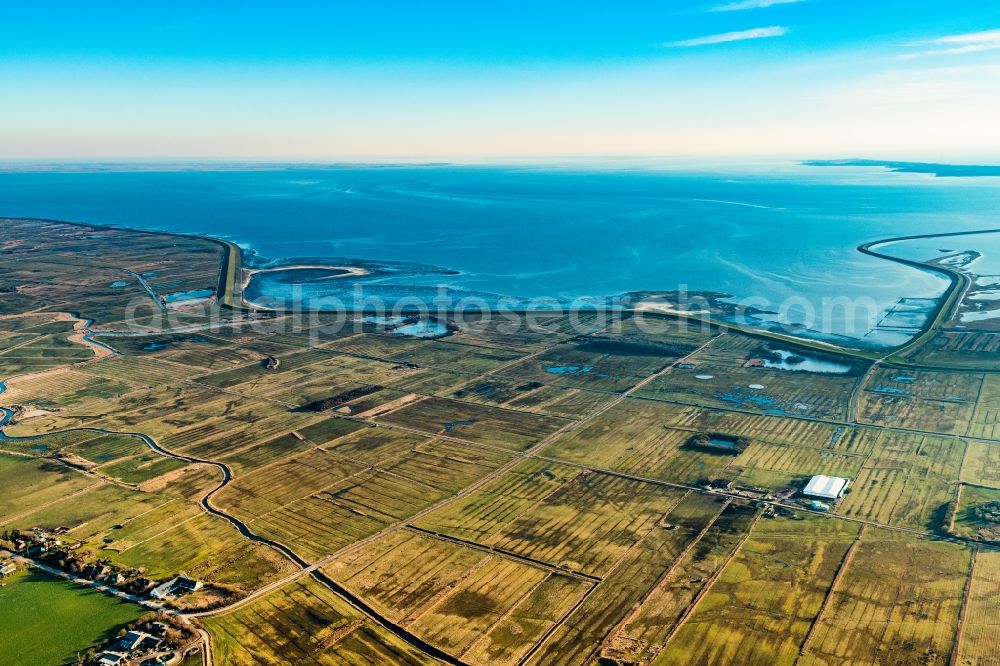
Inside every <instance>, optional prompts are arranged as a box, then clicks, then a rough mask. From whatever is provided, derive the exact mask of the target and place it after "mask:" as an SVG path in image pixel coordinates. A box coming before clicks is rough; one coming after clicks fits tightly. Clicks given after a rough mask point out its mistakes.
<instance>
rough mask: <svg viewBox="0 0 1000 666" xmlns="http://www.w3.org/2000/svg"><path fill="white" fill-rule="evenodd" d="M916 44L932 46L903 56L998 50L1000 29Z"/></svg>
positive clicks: (906, 58) (999, 46)
mask: <svg viewBox="0 0 1000 666" xmlns="http://www.w3.org/2000/svg"><path fill="white" fill-rule="evenodd" d="M914 46H927V47H932V48H926V49H924V50H923V51H913V52H911V53H904V54H903V55H902V56H901V57H902V58H903V59H904V60H909V59H912V58H919V57H921V56H948V55H962V54H965V53H982V52H984V51H996V50H998V49H1000V30H983V31H981V32H967V33H965V34H961V35H947V36H945V37H939V38H937V39H931V40H927V41H923V42H916V43H915V44H914Z"/></svg>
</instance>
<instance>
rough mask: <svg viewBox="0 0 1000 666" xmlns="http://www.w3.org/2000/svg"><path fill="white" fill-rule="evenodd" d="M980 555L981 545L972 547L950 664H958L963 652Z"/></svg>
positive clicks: (950, 665) (954, 665)
mask: <svg viewBox="0 0 1000 666" xmlns="http://www.w3.org/2000/svg"><path fill="white" fill-rule="evenodd" d="M978 557H979V546H973V547H972V557H971V558H970V559H969V575H968V578H966V579H965V589H964V590H962V607H961V608H960V609H959V611H958V627H956V629H955V642H954V643H953V644H952V646H951V656H950V657H949V659H948V664H949V666H958V659H959V657H960V656H961V654H962V637H963V635H964V634H965V621H966V620H968V619H969V598H970V597H971V596H972V583H973V582H974V580H975V578H976V561H977V559H978Z"/></svg>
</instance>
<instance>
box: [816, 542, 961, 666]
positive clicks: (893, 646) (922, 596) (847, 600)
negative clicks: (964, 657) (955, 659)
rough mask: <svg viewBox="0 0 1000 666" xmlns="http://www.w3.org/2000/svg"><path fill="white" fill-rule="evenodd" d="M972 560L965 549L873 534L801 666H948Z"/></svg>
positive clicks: (839, 583)
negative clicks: (915, 663) (905, 665)
mask: <svg viewBox="0 0 1000 666" xmlns="http://www.w3.org/2000/svg"><path fill="white" fill-rule="evenodd" d="M970 560H971V554H970V551H969V549H968V548H966V547H963V546H959V545H955V544H951V543H944V542H934V541H921V540H916V539H913V538H912V537H905V536H894V535H892V534H889V533H886V532H883V531H879V530H868V531H867V533H866V534H865V536H864V537H862V540H861V542H860V543H859V544H858V546H857V547H856V549H855V551H854V553H853V556H852V559H851V561H850V563H849V565H848V566H847V569H846V571H845V572H843V574H842V575H841V576H840V577H839V579H838V581H837V585H836V586H835V588H834V589H833V590H832V591H831V592H830V597H829V599H828V600H827V605H826V607H825V608H824V610H823V614H822V616H821V617H820V618H819V619H818V620H817V624H816V626H815V627H814V629H813V634H812V636H811V637H810V642H809V646H808V648H807V650H806V652H805V655H804V657H803V659H802V663H805V664H843V663H849V662H850V663H899V662H907V661H911V660H916V659H919V660H920V662H921V663H933V664H946V663H948V660H949V658H950V655H951V652H952V649H953V648H954V643H955V636H956V633H957V629H958V619H959V611H960V609H961V607H962V599H963V596H964V593H965V592H964V591H965V583H966V577H967V575H968V572H969V565H970ZM904 599H905V600H906V603H900V600H904Z"/></svg>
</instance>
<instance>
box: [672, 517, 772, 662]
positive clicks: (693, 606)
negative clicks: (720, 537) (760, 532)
mask: <svg viewBox="0 0 1000 666" xmlns="http://www.w3.org/2000/svg"><path fill="white" fill-rule="evenodd" d="M761 515H762V514H761V512H760V511H758V512H757V515H756V516H754V519H753V522H752V523H750V525H748V526H747V531H746V533H745V534H744V535H743V537H742V538H741V539H740V540H739V543H737V544H736V546H735V547H734V548H733V552H731V553H729V555H728V556H727V557H726V559H725V560H723V562H722V563H721V564H720V565H719V569H718V570H717V571H716V572H715V573H714V574H712V577H711V578H709V579H708V581H706V582H705V586H704V587H702V588H701V590H700V591H699V592H698V596H696V597H695V598H694V601H692V602H691V603H690V604H689V605H688V607H687V608H686V609H685V610H684V614H683V615H681V617H680V619H678V620H677V624H675V625H674V627H673V629H671V630H670V633H669V634H667V638H666V640H664V641H663V648H666V647H667V646H668V645H670V641H672V640H673V639H674V636H676V635H677V632H679V631H680V630H681V629H682V628H683V627H684V625H685V624H686V623H687V621H688V620H689V619H691V616H692V615H694V613H695V611H696V610H697V609H698V606H699V605H700V604H701V601H702V599H704V598H705V597H706V596H708V593H709V592H711V591H712V587H714V586H715V583H716V581H718V580H719V579H720V578H721V577H722V574H723V573H725V571H726V569H728V568H729V564H730V563H731V562H732V561H733V559H735V558H736V556H737V555H738V554H739V552H740V551H741V550H742V549H743V545H744V544H746V542H747V541H749V540H750V536H751V535H752V534H753V530H754V528H755V527H756V526H757V522H758V521H759V520H760V517H761Z"/></svg>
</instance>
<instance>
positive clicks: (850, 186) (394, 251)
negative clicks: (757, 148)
mask: <svg viewBox="0 0 1000 666" xmlns="http://www.w3.org/2000/svg"><path fill="white" fill-rule="evenodd" d="M998 195H1000V179H994V178H932V177H929V176H924V175H919V174H899V173H889V172H885V171H883V170H881V169H877V168H856V167H843V168H840V167H804V166H798V165H794V164H770V165H764V166H759V165H754V166H748V167H738V168H735V167H734V168H717V167H716V168H701V169H688V170H684V169H677V168H654V167H650V166H649V165H641V166H633V167H629V166H621V165H617V166H615V165H612V166H608V165H603V166H601V167H599V168H598V167H593V168H585V167H581V166H551V165H545V166H450V165H434V166H378V167H376V166H344V167H323V168H320V167H317V168H306V167H285V168H280V167H279V168H267V169H263V168H262V169H259V170H254V169H218V170H210V169H205V168H200V169H193V170H155V169H152V170H150V169H143V170H129V169H128V168H119V169H112V170H94V169H80V170H75V171H69V170H65V169H64V170H62V171H27V170H10V171H8V172H5V173H0V215H3V216H10V217H13V216H23V217H41V218H51V219H64V220H70V221H79V222H89V223H96V224H109V225H120V226H128V227H136V228H142V229H156V230H167V231H180V232H189V233H202V234H208V235H213V236H218V237H222V238H227V239H230V240H233V241H236V242H237V243H239V244H240V245H242V246H243V247H244V248H246V249H248V250H252V253H253V255H252V256H253V261H254V262H256V263H258V264H261V265H273V264H275V263H295V262H297V261H301V260H307V259H308V260H314V261H315V260H319V261H321V262H322V263H330V264H332V265H341V264H344V263H349V262H351V261H364V262H377V263H378V265H379V266H381V267H382V269H384V270H380V271H378V274H377V275H375V276H373V277H368V278H361V279H360V280H358V279H353V278H350V279H334V280H320V281H316V282H313V283H309V284H306V285H303V286H302V288H301V289H300V291H299V292H297V293H298V294H299V295H300V296H301V297H302V298H304V299H305V300H307V301H308V302H309V304H311V305H313V306H322V305H323V304H324V302H326V301H328V300H331V299H346V298H348V296H349V292H351V291H352V290H355V289H356V286H357V285H358V284H360V286H361V287H363V289H364V290H365V295H366V297H367V296H372V295H375V296H378V297H382V298H386V299H389V300H390V301H393V300H398V299H401V298H408V299H422V300H430V299H432V298H434V297H435V296H436V295H439V294H440V289H441V288H442V287H445V288H447V289H448V293H449V294H450V296H451V297H452V298H461V297H470V298H471V297H475V298H479V299H484V300H486V301H487V302H490V303H496V302H497V301H499V300H500V299H502V298H504V297H516V298H517V299H518V302H520V303H527V302H534V303H536V304H541V303H543V302H544V303H547V304H549V305H552V304H562V305H566V304H569V303H571V302H574V301H579V300H580V299H583V300H585V301H586V302H592V303H600V302H602V301H603V300H604V299H608V298H613V297H615V296H618V295H621V294H625V293H628V292H636V291H673V290H678V289H682V290H686V291H690V292H696V291H712V292H721V293H724V294H728V295H731V296H732V299H731V300H733V301H737V300H738V301H741V302H747V301H749V302H750V303H751V304H752V305H754V306H756V307H758V308H760V309H761V310H771V311H774V312H775V313H776V314H774V315H770V316H765V317H764V319H763V320H762V325H773V324H774V323H775V322H785V323H788V322H794V323H799V324H802V325H804V326H805V327H806V328H807V329H808V330H806V331H804V332H803V333H804V334H806V335H812V336H816V337H825V338H830V339H839V340H841V341H843V340H849V341H850V342H851V343H852V344H859V345H887V344H896V343H899V342H901V341H902V340H904V339H905V338H906V336H907V333H906V331H905V330H889V328H887V329H886V330H878V329H877V328H876V327H877V325H878V323H879V321H880V320H881V319H882V317H883V316H884V315H885V314H886V313H889V312H890V311H892V310H893V309H894V308H896V307H897V306H899V304H900V299H909V301H908V302H909V303H910V304H911V305H912V304H914V303H916V304H920V303H925V304H932V303H933V299H934V298H935V297H936V296H938V295H940V293H941V292H942V291H943V289H944V288H945V286H946V283H945V281H944V280H943V279H941V278H940V277H937V276H934V275H932V274H930V273H926V272H922V271H918V270H915V269H912V268H907V267H905V266H902V265H898V264H895V263H892V262H888V261H884V260H879V259H877V258H873V257H868V256H865V255H862V254H860V253H858V252H857V251H856V249H855V248H856V246H857V245H858V244H860V243H863V242H866V241H870V240H874V239H879V238H885V237H890V236H897V235H910V234H920V233H935V232H944V231H952V230H953V231H960V230H969V229H986V228H991V227H996V226H1000V224H998V220H1000V216H998V215H997V213H998V212H1000V211H998V209H1000V203H998V202H1000V196H998ZM975 238H976V237H967V238H966V239H964V240H963V241H962V243H963V249H964V247H965V245H972V244H974V243H975V242H976V241H975ZM980 238H981V237H980ZM932 245H936V244H933V243H932ZM995 245H996V244H995V243H994V246H995ZM949 249H950V248H949ZM268 275H271V276H275V279H273V280H269V279H268V278H267V276H268ZM278 275H280V274H274V273H271V274H269V273H261V274H258V277H256V278H255V279H254V281H253V282H252V284H251V287H250V289H248V295H249V296H251V297H253V298H256V299H263V300H268V299H271V300H280V299H281V298H283V297H285V296H287V295H288V294H287V289H288V284H287V281H284V282H283V281H282V280H280V279H277V276H278ZM282 290H285V291H284V292H283V291H282ZM354 293H355V295H356V293H357V292H356V291H354ZM830 299H841V301H843V299H848V300H853V301H859V300H862V299H863V300H864V301H865V302H869V301H870V302H872V303H874V304H875V305H876V307H877V312H875V313H869V312H863V313H857V312H854V313H845V312H844V311H843V309H837V308H833V309H830V308H828V307H824V304H825V303H829V302H831V301H830ZM922 307H923V306H922ZM904 309H905V308H904ZM890 328H891V327H890Z"/></svg>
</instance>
